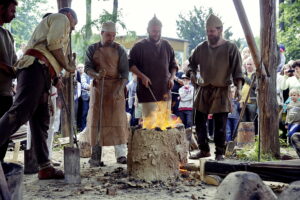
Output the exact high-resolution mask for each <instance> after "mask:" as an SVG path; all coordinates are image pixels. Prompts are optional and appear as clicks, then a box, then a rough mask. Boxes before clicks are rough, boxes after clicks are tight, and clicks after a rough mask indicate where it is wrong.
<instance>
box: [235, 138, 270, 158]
mask: <svg viewBox="0 0 300 200" xmlns="http://www.w3.org/2000/svg"><path fill="white" fill-rule="evenodd" d="M258 145H259V143H258V136H256V138H255V144H254V146H253V145H249V146H245V147H243V149H241V150H239V151H237V153H236V156H237V158H238V159H239V160H246V161H258V152H259V146H258ZM272 160H276V158H274V157H273V156H272V155H271V154H261V158H260V161H272Z"/></svg>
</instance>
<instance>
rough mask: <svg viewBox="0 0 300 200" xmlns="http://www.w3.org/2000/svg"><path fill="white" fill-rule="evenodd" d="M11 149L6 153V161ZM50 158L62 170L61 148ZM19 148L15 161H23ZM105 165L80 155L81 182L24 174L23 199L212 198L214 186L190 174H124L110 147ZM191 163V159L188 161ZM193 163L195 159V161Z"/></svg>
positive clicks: (125, 171) (105, 151)
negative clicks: (155, 177) (152, 177)
mask: <svg viewBox="0 0 300 200" xmlns="http://www.w3.org/2000/svg"><path fill="white" fill-rule="evenodd" d="M12 157H13V152H8V153H7V156H6V161H10V160H11V159H12ZM53 157H54V158H55V160H56V161H58V162H60V163H61V166H60V167H59V168H61V169H63V168H64V167H63V151H62V150H59V151H54V152H53ZM23 159H24V156H23V151H20V154H19V156H18V163H20V164H23V163H24V161H23ZM103 161H104V163H105V165H106V166H105V167H101V168H90V167H89V164H88V158H81V161H80V162H81V184H77V185H69V184H66V183H65V182H64V180H38V178H37V174H34V175H24V181H23V183H24V191H23V193H24V200H27V199H28V200H29V199H30V200H35V199H39V200H40V199H70V200H71V199H116V200H117V199H120V200H124V199H131V200H135V199H143V200H144V199H145V200H152V199H153V200H154V199H155V200H157V199H174V200H176V199H178V200H179V199H213V196H214V193H215V192H216V189H217V187H214V186H209V185H206V184H204V183H202V182H201V181H200V180H199V179H198V178H195V177H194V176H193V174H191V175H189V177H180V178H179V179H178V180H175V181H169V182H164V183H163V182H159V181H157V182H137V181H135V180H131V179H130V177H128V175H127V166H126V165H122V164H117V163H116V159H115V153H114V148H113V147H104V149H103ZM191 162H195V161H191ZM196 163H197V162H196Z"/></svg>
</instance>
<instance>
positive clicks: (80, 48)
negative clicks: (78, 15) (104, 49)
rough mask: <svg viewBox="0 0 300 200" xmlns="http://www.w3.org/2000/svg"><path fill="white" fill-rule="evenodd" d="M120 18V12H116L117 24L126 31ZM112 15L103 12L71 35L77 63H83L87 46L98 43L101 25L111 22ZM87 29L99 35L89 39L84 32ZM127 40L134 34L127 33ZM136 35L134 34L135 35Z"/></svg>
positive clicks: (93, 35) (105, 11)
mask: <svg viewBox="0 0 300 200" xmlns="http://www.w3.org/2000/svg"><path fill="white" fill-rule="evenodd" d="M121 18H122V10H119V11H118V12H117V22H116V24H119V25H120V26H121V27H122V28H123V29H126V26H125V23H124V22H123V21H121ZM112 19H113V14H111V13H109V12H108V11H107V10H104V11H103V12H102V14H101V15H100V16H99V18H98V19H96V20H91V21H90V23H89V24H86V25H84V26H83V27H82V28H81V29H80V30H79V31H76V32H75V33H74V34H73V41H72V45H73V52H76V54H77V62H78V63H84V59H85V52H86V50H87V48H88V46H89V45H91V44H93V43H96V42H98V41H100V30H101V24H102V23H103V22H106V21H112ZM89 27H91V28H92V29H93V28H96V29H97V30H98V32H99V34H92V35H91V37H89V38H87V37H86V31H87V30H89ZM128 34H129V36H128V37H129V38H130V37H131V36H134V34H135V33H134V32H128ZM135 35H136V34H135Z"/></svg>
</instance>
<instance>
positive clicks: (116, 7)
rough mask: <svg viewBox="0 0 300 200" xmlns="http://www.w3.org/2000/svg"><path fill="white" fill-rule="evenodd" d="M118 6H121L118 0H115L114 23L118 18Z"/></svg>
mask: <svg viewBox="0 0 300 200" xmlns="http://www.w3.org/2000/svg"><path fill="white" fill-rule="evenodd" d="M118 6H119V3H118V0H114V6H113V12H112V21H113V22H114V23H116V22H117V20H118Z"/></svg>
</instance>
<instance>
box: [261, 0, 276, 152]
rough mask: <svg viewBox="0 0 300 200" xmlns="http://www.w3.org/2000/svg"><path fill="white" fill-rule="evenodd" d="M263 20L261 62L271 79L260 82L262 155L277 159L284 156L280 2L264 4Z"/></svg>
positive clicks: (263, 2)
mask: <svg viewBox="0 0 300 200" xmlns="http://www.w3.org/2000/svg"><path fill="white" fill-rule="evenodd" d="M260 17H261V35H260V37H261V58H262V63H263V65H264V66H265V68H266V69H268V71H269V73H270V77H265V76H261V77H259V78H258V95H257V102H258V107H259V113H260V115H259V130H260V136H261V152H262V154H269V155H272V156H274V157H279V156H280V149H279V137H278V135H279V133H278V129H279V124H278V103H277V98H276V97H277V93H276V75H277V72H276V71H277V66H278V63H279V62H278V58H279V51H278V48H277V41H276V2H275V1H269V0H260Z"/></svg>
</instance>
